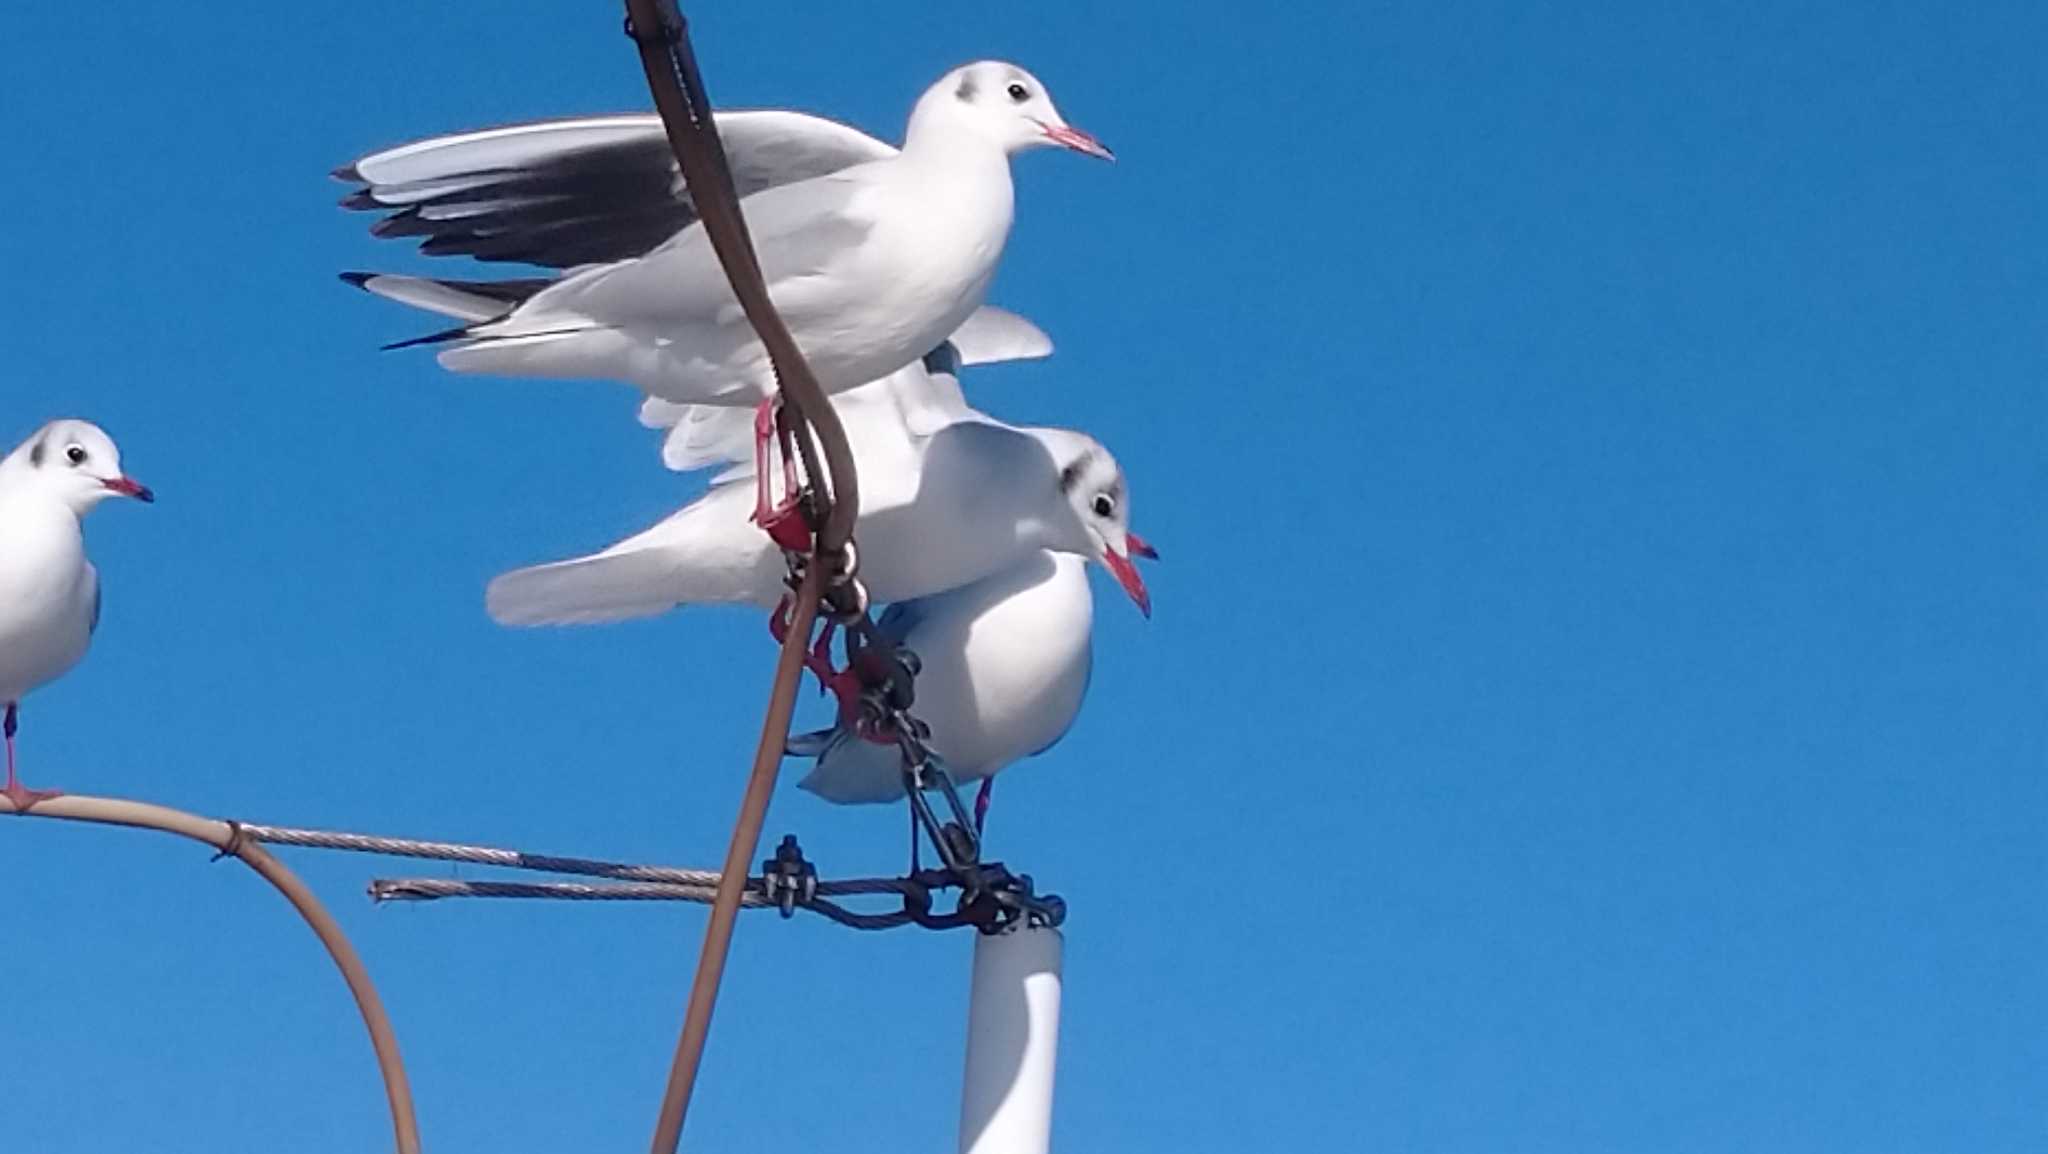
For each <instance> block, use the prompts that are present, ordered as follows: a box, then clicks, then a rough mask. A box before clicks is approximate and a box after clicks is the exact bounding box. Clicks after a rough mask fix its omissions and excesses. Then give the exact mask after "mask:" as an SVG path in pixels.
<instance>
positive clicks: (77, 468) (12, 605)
mask: <svg viewBox="0 0 2048 1154" xmlns="http://www.w3.org/2000/svg"><path fill="white" fill-rule="evenodd" d="M112 496H129V497H134V498H136V499H138V500H142V501H149V500H153V499H154V497H153V496H152V494H151V493H150V491H149V490H148V489H146V488H144V487H143V486H141V485H138V484H136V483H135V482H134V481H133V480H131V479H129V478H128V477H127V476H126V475H125V474H123V473H122V472H121V454H120V450H118V449H116V448H115V447H114V442H113V440H112V439H111V438H109V437H108V436H107V435H106V433H104V432H102V431H101V430H100V429H99V428H98V427H97V426H95V425H91V424H88V423H86V422H84V421H71V420H65V421H52V422H51V423H49V424H47V425H45V426H43V427H42V428H41V429H38V430H37V431H36V432H35V434H34V435H33V436H31V437H29V439H28V440H26V441H23V442H22V443H21V445H20V446H19V447H18V448H16V449H15V450H14V451H13V452H12V453H9V454H8V455H7V457H6V459H5V460H0V710H4V714H5V720H4V729H5V733H6V742H7V786H6V790H5V792H6V793H7V795H8V796H9V797H10V798H12V799H13V800H14V802H15V804H16V806H17V807H20V806H23V805H26V804H28V803H30V802H32V801H33V800H34V798H35V797H36V796H38V795H36V794H35V793H34V792H33V791H29V790H25V789H23V788H22V787H21V783H20V781H19V780H18V778H17V777H16V775H15V765H14V733H15V726H16V717H17V714H18V711H19V706H20V704H21V699H22V698H23V697H25V696H27V695H28V693H29V692H30V691H31V690H34V689H37V688H39V687H41V686H43V685H47V684H49V683H50V682H52V681H55V680H56V679H57V678H59V677H62V676H63V675H64V674H65V673H68V672H69V671H70V670H71V667H72V666H74V665H77V664H78V662H79V661H80V660H81V659H83V658H84V657H85V652H86V649H87V648H88V647H89V646H90V645H91V643H92V635H93V631H94V630H95V629H96V628H97V627H98V625H99V617H100V582H99V572H98V571H97V570H95V569H94V568H93V565H92V562H91V561H89V560H87V559H86V556H85V534H84V531H83V528H82V526H81V524H80V519H81V518H83V517H84V516H85V515H86V514H87V513H88V512H90V511H91V510H92V509H93V508H94V507H95V506H97V505H98V504H99V503H100V502H101V501H104V500H106V499H107V498H108V497H112Z"/></svg>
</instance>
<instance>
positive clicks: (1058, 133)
mask: <svg viewBox="0 0 2048 1154" xmlns="http://www.w3.org/2000/svg"><path fill="white" fill-rule="evenodd" d="M1045 135H1046V138H1047V139H1049V140H1051V141H1052V142H1053V143H1054V144H1057V145H1059V146H1060V147H1062V148H1071V149H1073V150H1074V151H1075V152H1085V153H1087V154H1088V155H1090V156H1099V157H1101V158H1102V159H1104V160H1109V161H1114V160H1115V159H1116V153H1114V152H1111V151H1110V150H1109V148H1108V147H1107V146H1106V145H1104V144H1103V143H1102V142H1101V141H1099V140H1097V139H1095V138H1094V137H1092V136H1090V135H1088V134H1087V133H1085V132H1083V131H1081V130H1080V129H1078V128H1074V127H1071V126H1069V125H1065V124H1048V125H1046V126H1045Z"/></svg>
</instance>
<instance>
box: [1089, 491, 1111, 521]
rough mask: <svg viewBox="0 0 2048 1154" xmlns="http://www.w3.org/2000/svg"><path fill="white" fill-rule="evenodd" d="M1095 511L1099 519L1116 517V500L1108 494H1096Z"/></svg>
mask: <svg viewBox="0 0 2048 1154" xmlns="http://www.w3.org/2000/svg"><path fill="white" fill-rule="evenodd" d="M1094 509H1095V515H1096V516H1097V517H1114V516H1116V498H1115V497H1112V496H1110V495H1109V494H1108V493H1097V494H1095V504H1094Z"/></svg>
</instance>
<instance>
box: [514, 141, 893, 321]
mask: <svg viewBox="0 0 2048 1154" xmlns="http://www.w3.org/2000/svg"><path fill="white" fill-rule="evenodd" d="M865 191H866V189H865V187H864V186H863V185H862V184H861V183H860V182H859V181H858V180H857V179H855V178H854V177H853V176H852V175H851V174H849V173H846V172H837V173H828V174H826V175H824V176H820V177H814V178H812V179H810V180H803V181H798V182H797V183H795V184H783V185H777V186H776V187H774V188H770V189H764V190H762V191H760V192H757V193H755V194H753V195H752V196H749V197H747V198H746V200H745V201H744V202H743V203H742V204H741V206H740V207H741V211H742V212H743V213H744V214H745V215H746V218H747V231H748V232H750V233H751V234H752V235H753V241H754V253H755V255H756V256H757V257H759V258H760V264H761V274H762V276H763V277H764V278H766V280H767V282H768V285H769V287H770V288H771V289H773V290H776V297H775V301H776V304H777V305H779V306H780V308H781V312H782V317H783V320H785V321H787V322H789V323H790V324H791V325H792V326H800V325H801V324H802V323H803V321H804V319H805V318H806V317H807V316H810V315H812V314H813V313H814V312H815V311H816V310H819V309H831V308H833V307H835V306H840V305H842V304H843V302H842V301H841V300H839V295H840V294H841V293H843V292H844V288H843V282H841V281H839V280H838V279H837V278H835V277H833V276H832V275H831V270H832V269H833V268H834V266H835V265H836V264H837V263H838V262H839V261H841V260H843V259H845V258H846V257H847V255H848V254H849V253H851V252H852V251H853V250H855V249H856V248H857V247H858V246H859V245H860V243H861V241H862V240H863V239H864V238H865V237H866V236H867V234H868V232H869V231H870V230H871V229H872V228H873V226H874V222H873V220H872V219H870V218H869V217H868V216H867V215H866V211H865V209H864V207H863V202H864V197H863V193H864V192H865ZM535 302H536V303H535V305H534V308H535V309H539V310H542V311H543V312H544V313H547V314H550V315H552V314H553V313H555V312H558V311H560V312H570V313H575V314H577V315H579V316H582V317H592V318H601V319H602V320H603V322H604V323H606V324H610V325H619V326H631V325H633V324H635V323H657V324H663V325H666V326H668V331H669V332H670V333H671V335H675V334H676V333H677V328H676V326H677V324H678V320H677V318H689V319H690V322H689V323H707V322H708V323H711V324H722V323H725V322H726V321H727V320H728V319H729V320H731V321H737V320H738V318H739V315H740V314H739V307H738V305H737V304H735V303H734V302H733V295H732V288H731V286H730V285H729V284H728V283H727V282H726V279H725V273H724V271H723V270H722V269H721V268H720V267H719V264H718V261H717V260H716V258H714V257H713V256H712V255H711V246H710V242H709V240H708V239H707V238H706V237H705V235H704V230H702V229H690V230H688V231H686V232H683V233H680V234H678V235H676V236H674V237H671V238H669V239H668V240H667V241H664V242H663V243H662V244H661V245H659V246H658V247H656V248H655V249H654V250H653V251H651V252H648V253H647V254H645V255H644V256H642V257H640V258H639V259H637V260H628V261H622V262H620V263H618V264H614V265H606V266H602V267H599V268H594V269H590V270H587V271H585V272H582V273H572V274H571V275H570V276H568V277H567V278H565V279H564V280H562V281H560V282H559V283H557V284H556V285H555V286H554V287H553V288H551V289H548V290H547V291H546V292H545V293H543V294H542V295H541V296H539V297H537V298H535ZM676 339H677V340H681V339H682V337H681V336H679V335H678V336H676Z"/></svg>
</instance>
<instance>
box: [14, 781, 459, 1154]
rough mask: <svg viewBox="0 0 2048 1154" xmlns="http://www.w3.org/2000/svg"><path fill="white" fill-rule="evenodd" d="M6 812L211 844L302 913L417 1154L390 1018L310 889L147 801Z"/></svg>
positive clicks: (244, 841) (237, 830) (104, 800)
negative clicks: (355, 1015)
mask: <svg viewBox="0 0 2048 1154" xmlns="http://www.w3.org/2000/svg"><path fill="white" fill-rule="evenodd" d="M9 813H18V814H19V815H21V816H23V817H47V818H56V819H58V820H61V821H81V822H92V823H95V824H99V825H120V826H128V827H130V828H133V829H153V830H159V831H161V832H163V833H170V834H177V835H178V836H180V837H187V838H191V839H192V840H193V841H197V842H203V843H205V844H206V845H210V846H212V847H213V848H215V849H217V850H219V851H220V856H222V857H227V856H233V857H237V858H240V859H241V860H242V862H243V864H245V865H247V866H248V867H249V868H250V869H252V870H255V871H256V873H257V874H258V875H260V876H261V877H262V878H263V880H265V881H267V882H269V883H270V884H271V885H272V886H274V887H276V889H277V892H279V893H281V894H283V895H284V896H285V900H286V901H289V902H291V903H292V907H293V908H294V909H296V910H298V911H299V916H300V917H302V918H304V919H305V920H306V925H307V926H309V927H311V928H312V930H313V933H314V934H315V935H317V936H318V937H319V939H320V944H321V945H323V946H325V947H327V956H328V957H330V958H333V959H334V966H335V968H336V969H338V970H340V971H341V978H342V980H343V981H344V982H347V983H348V992H349V993H350V994H353V995H354V996H355V1000H356V1009H357V1011H359V1012H360V1013H361V1014H362V1016H363V1026H364V1027H365V1028H366V1029H367V1030H368V1031H369V1033H370V1048H371V1049H372V1050H374V1051H376V1054H377V1072H378V1073H379V1074H381V1075H382V1076H383V1079H384V1097H385V1101H386V1102H387V1103H388V1104H389V1105H390V1107H391V1129H392V1133H393V1135H394V1137H395V1139H396V1142H397V1146H398V1152H399V1154H419V1150H420V1128H419V1121H418V1119H416V1118H415V1117H414V1115H413V1107H412V1087H411V1085H410V1084H409V1083H407V1081H406V1077H405V1063H404V1062H403V1061H401V1060H400V1059H399V1056H398V1036H397V1034H395V1033H394V1032H393V1031H392V1029H391V1018H390V1016H389V1015H387V1014H386V1013H385V1012H384V1002H383V1000H382V999H381V998H379V997H378V996H377V987H376V986H375V985H373V984H372V983H371V982H370V971H369V970H368V969H366V968H365V967H364V966H363V959H362V958H361V957H360V956H359V955H357V953H356V951H355V948H354V947H353V946H351V945H349V941H348V937H347V936H346V935H345V934H343V933H342V932H341V925H340V923H338V922H336V921H335V920H334V916H333V915H332V914H329V913H328V912H327V909H326V907H325V906H322V905H321V904H320V899H318V898H316V897H314V896H313V891H312V890H309V889H307V888H306V883H304V882H302V881H300V880H299V878H298V875H296V874H294V873H292V871H290V870H288V869H286V868H285V867H284V865H283V864H282V863H280V862H279V861H278V860H277V859H276V858H274V857H272V856H271V855H270V853H269V852H268V851H266V850H265V849H264V848H263V847H262V846H260V845H258V844H256V842H255V840H254V839H252V838H249V837H246V836H244V835H243V833H242V830H241V827H240V826H238V825H236V824H235V823H234V822H228V821H215V820H213V819H211V818H203V817H199V816H196V815H194V814H189V813H186V812H184V811H183V810H176V809H170V808H167V807H165V806H160V805H150V804H148V803H147V802H140V801H126V800H123V799H121V798H112V797H81V796H77V795H70V794H65V795H59V796H57V797H52V798H46V799H44V800H42V801H39V802H36V803H35V804H33V805H31V806H30V807H29V808H28V809H24V810H17V809H16V808H15V806H14V802H13V800H12V799H10V798H7V797H5V796H0V814H9Z"/></svg>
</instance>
